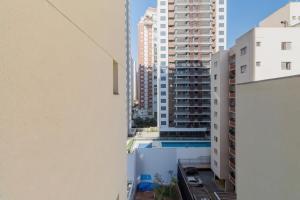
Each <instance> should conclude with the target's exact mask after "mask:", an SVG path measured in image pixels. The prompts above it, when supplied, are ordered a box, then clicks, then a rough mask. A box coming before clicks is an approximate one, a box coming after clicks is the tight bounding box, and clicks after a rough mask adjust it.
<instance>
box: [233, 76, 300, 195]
mask: <svg viewBox="0 0 300 200" xmlns="http://www.w3.org/2000/svg"><path fill="white" fill-rule="evenodd" d="M299 85H300V77H299V76H295V77H286V78H281V79H275V80H268V81H261V82H253V83H249V84H241V85H237V108H236V110H237V133H238V134H237V135H236V140H237V146H236V147H237V152H238V153H237V195H238V199H243V200H250V199H251V200H252V199H274V200H277V199H278V200H279V199H300V193H299V188H300V183H299V176H298V174H299V169H300V160H299V159H298V156H297V153H298V152H299V150H300V149H299V146H300V137H299V134H298V133H299V115H300V109H299V105H298V104H299V102H300V95H299Z"/></svg>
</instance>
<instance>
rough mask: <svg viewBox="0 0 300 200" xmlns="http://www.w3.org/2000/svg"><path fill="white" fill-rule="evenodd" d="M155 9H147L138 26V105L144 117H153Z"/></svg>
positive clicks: (155, 44) (155, 46)
mask: <svg viewBox="0 0 300 200" xmlns="http://www.w3.org/2000/svg"><path fill="white" fill-rule="evenodd" d="M156 25H157V23H156V9H155V8H148V9H147V10H146V13H145V15H144V16H143V17H142V18H141V20H140V22H139V24H138V65H139V70H138V82H139V83H138V103H139V109H140V110H141V111H143V112H144V113H145V116H153V114H154V111H153V104H154V98H153V97H154V76H155V74H154V72H155V71H156V63H157V61H156V54H157V43H156V41H157V40H156V31H157V27H156Z"/></svg>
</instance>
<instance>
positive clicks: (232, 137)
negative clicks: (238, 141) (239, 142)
mask: <svg viewBox="0 0 300 200" xmlns="http://www.w3.org/2000/svg"><path fill="white" fill-rule="evenodd" d="M228 138H229V140H231V141H232V142H235V135H233V134H231V133H229V134H228Z"/></svg>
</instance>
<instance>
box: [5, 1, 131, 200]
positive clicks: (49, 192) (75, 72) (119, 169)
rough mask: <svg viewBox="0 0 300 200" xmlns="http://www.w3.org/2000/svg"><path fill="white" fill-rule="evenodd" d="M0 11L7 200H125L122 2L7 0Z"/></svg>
mask: <svg viewBox="0 0 300 200" xmlns="http://www.w3.org/2000/svg"><path fill="white" fill-rule="evenodd" d="M0 16H1V17H0V24H1V26H0V57H1V59H0V71H1V75H0V88H1V89H0V90H1V92H0V105H1V108H0V132H1V140H0V162H1V164H0V177H1V178H0V196H1V197H0V198H1V199H3V200H41V199H47V200H71V199H72V200H83V199H90V200H92V199H95V200H96V199H107V200H114V199H116V198H117V196H118V194H119V198H120V199H121V200H124V199H126V194H125V189H126V188H125V187H126V176H125V174H126V154H125V153H126V151H125V135H126V133H125V131H126V130H127V129H126V114H125V111H126V97H125V95H126V93H125V85H126V83H125V71H126V68H125V4H124V1H122V0H114V1H110V0H101V1H94V0H87V1H71V0H59V1H58V0H51V1H46V0H41V1H37V0H26V1H19V0H2V1H1V6H0ZM113 59H115V60H116V61H117V62H118V63H119V93H120V94H119V95H113V70H112V69H113Z"/></svg>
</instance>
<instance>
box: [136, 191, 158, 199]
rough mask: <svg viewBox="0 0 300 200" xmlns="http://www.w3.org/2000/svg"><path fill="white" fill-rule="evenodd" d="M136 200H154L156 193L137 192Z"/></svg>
mask: <svg viewBox="0 0 300 200" xmlns="http://www.w3.org/2000/svg"><path fill="white" fill-rule="evenodd" d="M135 200H154V192H136V194H135Z"/></svg>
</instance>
